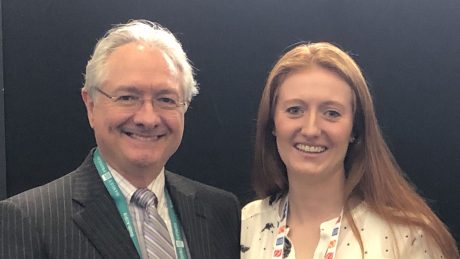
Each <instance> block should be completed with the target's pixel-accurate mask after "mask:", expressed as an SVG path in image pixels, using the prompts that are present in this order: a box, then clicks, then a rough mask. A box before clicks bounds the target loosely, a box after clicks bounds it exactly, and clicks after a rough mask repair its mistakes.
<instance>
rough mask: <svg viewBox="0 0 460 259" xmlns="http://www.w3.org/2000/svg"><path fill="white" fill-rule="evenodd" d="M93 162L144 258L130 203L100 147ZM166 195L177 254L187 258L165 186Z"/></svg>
mask: <svg viewBox="0 0 460 259" xmlns="http://www.w3.org/2000/svg"><path fill="white" fill-rule="evenodd" d="M93 162H94V165H95V166H96V169H97V172H98V173H99V176H100V177H101V179H102V181H103V183H104V185H105V188H106V189H107V191H108V192H109V194H110V196H111V197H112V199H113V200H114V202H115V205H116V207H117V209H118V213H120V216H121V218H122V220H123V223H125V226H126V229H127V230H128V233H129V237H130V238H131V240H132V241H133V243H134V246H135V247H136V250H137V253H138V254H139V256H140V257H141V258H142V253H141V250H140V248H139V241H138V239H137V235H136V230H135V228H134V223H133V220H132V218H131V214H130V213H129V209H128V204H127V203H126V199H125V197H124V196H123V193H122V192H121V190H120V187H118V184H117V182H116V181H115V179H114V178H113V176H112V174H111V173H110V170H109V168H108V166H107V164H106V163H105V161H104V160H103V159H102V157H101V155H100V152H99V149H98V148H96V150H95V151H94V154H93ZM165 197H166V203H167V206H168V214H169V217H170V219H171V223H172V229H173V236H174V239H175V242H174V246H175V248H176V254H177V256H178V259H187V253H186V250H185V245H184V238H183V235H182V231H181V227H180V223H179V219H178V218H177V215H176V213H175V211H174V206H173V204H172V201H171V197H170V196H169V193H168V192H167V191H166V188H165Z"/></svg>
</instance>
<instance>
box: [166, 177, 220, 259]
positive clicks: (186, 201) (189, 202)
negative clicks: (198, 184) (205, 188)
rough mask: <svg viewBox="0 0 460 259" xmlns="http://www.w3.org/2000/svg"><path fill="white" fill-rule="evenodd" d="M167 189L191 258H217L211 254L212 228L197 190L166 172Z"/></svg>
mask: <svg viewBox="0 0 460 259" xmlns="http://www.w3.org/2000/svg"><path fill="white" fill-rule="evenodd" d="M165 175H166V188H167V189H168V191H169V194H170V196H171V200H172V202H173V204H174V209H175V212H176V213H177V215H178V217H179V219H180V223H181V225H182V229H183V230H184V233H185V238H186V241H187V244H188V247H189V250H190V254H191V258H200V259H206V258H215V257H213V255H212V254H211V249H209V247H210V246H211V243H212V240H210V232H211V229H210V226H209V224H208V221H207V215H206V212H205V208H204V206H203V204H202V203H200V201H199V200H198V199H197V197H196V190H195V189H194V188H191V187H190V185H189V184H187V183H186V182H185V181H183V179H182V178H181V177H179V176H177V175H175V174H172V173H170V172H166V174H165Z"/></svg>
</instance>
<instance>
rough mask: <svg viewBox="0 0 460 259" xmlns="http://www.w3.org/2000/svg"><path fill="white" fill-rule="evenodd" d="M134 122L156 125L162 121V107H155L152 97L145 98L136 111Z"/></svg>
mask: <svg viewBox="0 0 460 259" xmlns="http://www.w3.org/2000/svg"><path fill="white" fill-rule="evenodd" d="M133 120H134V123H136V124H138V125H141V124H142V125H144V126H146V127H156V126H157V125H158V124H159V123H160V121H161V109H160V108H158V107H155V105H154V102H153V101H152V99H148V100H144V102H142V104H141V105H140V107H139V109H137V111H136V112H135V113H134V116H133Z"/></svg>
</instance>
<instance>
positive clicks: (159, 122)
mask: <svg viewBox="0 0 460 259" xmlns="http://www.w3.org/2000/svg"><path fill="white" fill-rule="evenodd" d="M179 76H180V73H179V71H178V70H177V69H176V67H175V65H174V64H173V62H172V60H171V59H170V58H169V57H168V56H167V55H165V54H164V53H162V52H161V51H160V50H158V49H157V48H154V47H149V46H146V45H145V44H143V43H139V42H132V43H129V44H126V45H122V46H121V47H118V48H117V49H116V50H115V51H113V52H112V53H111V54H110V56H109V57H108V59H107V62H106V66H105V73H104V81H103V82H102V85H101V86H100V89H101V90H102V91H104V92H105V93H107V94H108V95H110V96H116V97H119V96H124V97H127V98H129V97H130V96H137V97H140V98H141V99H143V100H144V102H143V103H142V104H141V105H139V107H138V108H135V109H132V108H129V109H128V108H126V107H123V105H120V104H117V103H116V102H114V101H113V100H111V99H110V98H109V97H107V96H104V95H103V94H102V93H101V92H98V91H94V94H93V96H92V97H91V96H89V94H88V93H87V92H86V91H82V97H83V100H84V102H85V105H86V108H87V112H88V119H89V123H90V125H91V127H92V128H93V129H94V133H95V137H96V142H97V145H98V147H99V149H100V151H101V154H102V157H103V158H104V159H105V160H106V161H107V163H108V164H109V165H110V166H112V167H113V168H114V169H115V170H117V171H118V172H120V173H121V174H124V175H132V176H134V175H135V174H145V173H153V174H157V173H159V171H160V170H161V168H162V167H163V166H164V165H165V163H166V161H167V160H168V159H169V157H171V155H172V154H174V152H175V151H176V150H177V148H178V147H179V144H180V142H181V139H182V134H183V131H184V113H185V107H178V108H177V109H171V110H163V109H161V108H159V107H155V106H154V105H153V103H152V100H168V99H167V98H173V99H176V100H180V101H182V100H183V99H184V98H183V90H182V87H181V85H180V80H179ZM125 99H126V98H125Z"/></svg>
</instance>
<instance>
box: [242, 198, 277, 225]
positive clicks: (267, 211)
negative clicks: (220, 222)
mask: <svg viewBox="0 0 460 259" xmlns="http://www.w3.org/2000/svg"><path fill="white" fill-rule="evenodd" d="M281 200H282V198H277V199H275V198H273V197H266V198H264V199H259V200H255V201H252V202H250V203H248V204H246V205H245V206H244V207H243V209H242V210H241V220H243V221H244V220H247V219H250V218H254V217H264V218H265V217H269V216H276V215H277V214H278V211H279V204H280V202H281Z"/></svg>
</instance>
